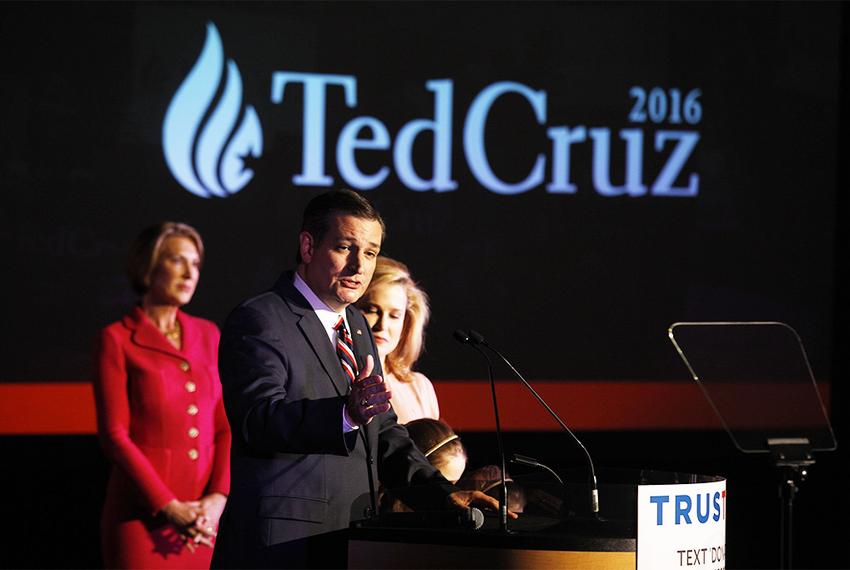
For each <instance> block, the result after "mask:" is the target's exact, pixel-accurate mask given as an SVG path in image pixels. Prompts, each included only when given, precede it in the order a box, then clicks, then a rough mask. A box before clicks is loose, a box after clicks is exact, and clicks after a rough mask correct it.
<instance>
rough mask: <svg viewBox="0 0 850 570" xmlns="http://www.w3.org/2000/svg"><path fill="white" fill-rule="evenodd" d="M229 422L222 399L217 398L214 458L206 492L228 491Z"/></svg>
mask: <svg viewBox="0 0 850 570" xmlns="http://www.w3.org/2000/svg"><path fill="white" fill-rule="evenodd" d="M230 439H231V436H230V424H229V423H227V414H226V413H225V411H224V400H222V399H219V400H218V403H217V404H216V407H215V458H214V459H213V468H212V475H211V476H210V482H209V485H207V494H209V493H221V494H222V495H227V494H228V493H230Z"/></svg>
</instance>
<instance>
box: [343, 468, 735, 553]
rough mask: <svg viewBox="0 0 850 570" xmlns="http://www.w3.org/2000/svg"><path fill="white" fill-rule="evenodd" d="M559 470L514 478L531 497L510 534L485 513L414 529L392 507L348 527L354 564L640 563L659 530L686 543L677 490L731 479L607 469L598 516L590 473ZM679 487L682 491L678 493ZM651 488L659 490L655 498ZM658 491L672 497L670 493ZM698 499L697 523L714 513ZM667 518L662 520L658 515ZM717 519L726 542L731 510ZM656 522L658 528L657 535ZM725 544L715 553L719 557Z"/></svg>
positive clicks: (685, 493) (692, 492) (692, 514)
mask: <svg viewBox="0 0 850 570" xmlns="http://www.w3.org/2000/svg"><path fill="white" fill-rule="evenodd" d="M558 474H559V475H560V477H561V479H562V480H563V481H564V483H563V484H561V483H559V482H557V481H554V480H553V478H552V477H551V476H550V475H548V474H545V473H533V474H529V475H525V476H515V477H514V482H515V483H516V486H517V488H519V489H522V491H523V494H524V497H523V498H522V501H524V504H522V502H520V504H521V506H522V512H521V513H520V515H519V519H517V520H510V521H509V523H508V532H507V533H504V532H502V531H500V530H499V525H498V520H497V517H496V516H495V514H493V515H492V516H491V515H489V514H488V515H487V516H485V519H484V524H483V526H481V528H479V529H478V530H473V529H470V528H433V527H432V528H411V527H409V526H407V527H406V526H404V523H402V524H397V523H396V522H394V520H393V518H392V515H387V516H385V517H383V518H382V517H376V518H374V519H370V520H364V521H355V522H353V523H352V526H351V528H350V529H349V541H348V567H349V568H364V569H365V568H562V569H570V568H576V569H597V568H598V569H603V568H604V569H611V570H619V569H624V570H625V569H628V570H634V569H635V568H636V565H637V562H638V551H639V546H640V549H644V550H641V555H642V556H643V555H644V554H647V555H650V554H652V553H651V552H649V551H651V550H658V543H657V540H656V539H657V536H659V533H661V535H663V536H667V537H672V540H673V544H675V543H676V540H679V541H680V542H682V539H681V538H676V537H675V536H673V535H675V534H676V531H680V530H681V529H682V527H684V526H686V525H684V524H683V521H682V520H679V521H677V520H676V518H675V517H676V509H677V508H679V509H680V511H681V505H676V504H675V503H676V501H675V499H674V497H691V496H693V497H697V496H698V493H700V492H701V491H702V489H703V487H704V486H705V485H714V486H720V487H722V488H723V489H724V493H725V480H724V479H722V478H720V477H713V476H704V475H695V474H684V473H668V472H659V471H645V470H602V471H600V472H599V497H600V513H599V516H598V517H596V516H593V515H592V513H591V512H590V508H589V501H588V487H587V482H586V478H587V477H586V473H585V472H584V471H583V470H566V471H559V472H558ZM659 489H663V492H662V491H657V490H659ZM671 489H676V490H677V491H675V492H674V493H673V494H672V495H671V494H670V490H671ZM653 493H654V494H653ZM659 493H662V494H659ZM642 497H643V500H644V502H645V504H644V505H643V506H641V500H642ZM652 497H656V500H655V502H652V499H651V498H652ZM657 497H667V499H665V500H663V501H662V500H660V499H657ZM724 497H725V494H724ZM683 500H684V499H683ZM700 501H701V500H700V499H694V500H692V501H691V511H689V512H688V513H687V515H688V516H689V520H690V521H691V524H693V525H694V526H695V527H696V526H699V524H698V516H701V515H702V514H705V513H706V512H709V511H706V507H705V506H703V511H702V513H698V512H697V510H699V509H696V507H697V502H700ZM659 504H660V505H661V508H658V507H659ZM511 508H512V510H513V509H516V508H517V507H516V506H514V505H512V507H511ZM641 512H643V513H644V515H643V516H642V515H641ZM679 514H682V513H681V512H680V513H679ZM711 514H713V513H711ZM665 517H666V520H665ZM680 518H681V517H680ZM408 520H409V519H408ZM659 520H660V522H661V523H662V524H656V523H657V522H659ZM639 521H648V522H640V524H641V525H642V526H641V528H640V534H639V532H638V531H639V528H638V526H639ZM711 523H712V525H713V529H714V530H717V529H718V528H720V529H721V537H722V538H721V539H720V540H722V541H725V509H724V512H723V518H720V519H719V520H718V521H714V520H713V519H712V520H711ZM650 527H652V528H650ZM696 530H699V529H696ZM650 531H655V532H654V534H655V536H653V532H650ZM639 536H640V537H641V542H640V543H639V540H638V538H639ZM716 542H717V541H715V543H711V544H712V545H713V547H715V548H716V549H717V548H720V550H722V544H716ZM695 544H698V543H695V542H694V541H693V537H692V536H689V537H688V538H687V540H684V541H683V542H682V546H681V548H680V550H683V551H684V550H686V549H692V547H693V546H694V545H695ZM670 548H671V547H670V545H669V544H664V545H661V549H662V550H663V551H664V552H667V551H669V554H670V555H669V559H670V567H674V566H675V567H678V565H679V563H678V561H677V560H674V558H675V556H676V555H675V553H674V551H675V547H673V550H670ZM710 548H711V547H708V548H707V549H706V552H705V556H706V558H710ZM718 552H719V551H716V552H715V556H716V557H717V556H720V554H718ZM645 567H647V568H649V567H653V566H645ZM654 567H656V568H657V567H658V566H654Z"/></svg>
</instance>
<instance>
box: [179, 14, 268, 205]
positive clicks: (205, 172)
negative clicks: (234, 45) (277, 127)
mask: <svg viewBox="0 0 850 570" xmlns="http://www.w3.org/2000/svg"><path fill="white" fill-rule="evenodd" d="M222 81H224V86H223V88H222V85H221V84H222ZM219 91H221V96H220V97H219V99H218V101H217V105H216V107H215V108H214V109H210V105H211V104H212V103H213V100H214V99H215V97H216V94H217V93H218V92H219ZM241 111H242V78H241V76H240V75H239V68H238V67H237V66H236V63H235V62H234V61H233V60H232V59H230V60H228V61H227V77H226V79H225V77H224V48H223V46H222V43H221V36H219V33H218V30H217V29H216V27H215V24H213V23H212V22H209V23H208V24H207V39H206V41H205V42H204V48H203V50H202V51H201V55H200V57H198V61H197V62H195V66H194V67H193V68H192V70H191V71H190V72H189V75H188V76H186V79H185V80H184V81H183V84H182V85H180V88H179V89H178V90H177V93H175V94H174V99H172V100H171V104H170V105H169V106H168V111H166V113H165V121H164V123H163V125H162V149H163V152H164V153H165V161H166V162H167V163H168V168H169V169H170V170H171V174H173V175H174V178H176V179H177V181H178V182H179V183H180V184H181V185H183V187H184V188H185V189H186V190H188V191H189V192H191V193H192V194H194V195H196V196H200V197H201V198H209V197H210V196H217V197H219V198H226V197H227V196H229V195H231V194H235V193H236V192H239V191H240V190H241V189H242V188H243V187H244V186H245V185H246V184H248V182H249V181H250V180H251V178H253V177H254V171H253V170H251V169H250V168H247V167H246V165H245V159H246V158H247V157H248V156H249V155H250V156H251V157H253V158H259V157H260V155H261V154H262V152H263V131H262V128H261V127H260V121H259V119H258V118H257V112H256V111H255V110H254V107H252V106H251V105H248V106H247V107H245V111H244V113H243V114H242V115H241V119H242V121H241V123H239V125H238V126H237V122H238V121H239V119H240V112H241ZM205 119H206V120H205Z"/></svg>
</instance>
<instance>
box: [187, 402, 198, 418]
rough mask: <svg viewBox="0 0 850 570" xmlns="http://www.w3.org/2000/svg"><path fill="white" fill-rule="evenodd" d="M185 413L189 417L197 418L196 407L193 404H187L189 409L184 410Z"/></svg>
mask: <svg viewBox="0 0 850 570" xmlns="http://www.w3.org/2000/svg"><path fill="white" fill-rule="evenodd" d="M186 413H187V414H189V415H190V416H197V415H198V406H196V405H195V404H189V407H188V408H186Z"/></svg>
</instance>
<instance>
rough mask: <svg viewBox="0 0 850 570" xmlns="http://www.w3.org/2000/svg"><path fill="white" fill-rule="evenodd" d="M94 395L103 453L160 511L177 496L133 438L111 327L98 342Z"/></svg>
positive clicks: (123, 377)
mask: <svg viewBox="0 0 850 570" xmlns="http://www.w3.org/2000/svg"><path fill="white" fill-rule="evenodd" d="M94 394H95V403H96V406H97V431H98V436H99V438H100V443H101V446H102V447H103V450H104V453H106V455H107V457H109V459H111V460H112V462H113V463H114V464H115V465H116V466H118V468H120V469H121V470H122V471H124V473H125V474H126V475H127V476H128V477H129V478H130V480H132V481H133V482H134V483H135V485H136V487H137V489H138V490H139V492H140V495H141V497H142V498H143V499H144V500H145V502H146V503H147V506H148V507H149V508H150V510H151V512H154V513H156V512H158V511H159V510H160V509H162V507H164V506H165V505H166V504H167V503H168V502H169V501H171V500H172V499H174V498H176V497H175V496H174V493H172V492H171V490H169V488H168V487H167V486H166V485H165V483H164V482H163V481H162V479H161V478H160V476H159V474H158V473H157V472H156V470H155V469H154V467H153V465H151V463H150V461H148V458H147V457H145V455H144V453H142V451H141V450H140V449H139V448H138V446H136V444H135V443H134V442H133V440H131V439H130V402H129V400H128V398H127V368H126V361H125V358H124V350H123V348H122V346H121V342H120V340H119V339H117V338H116V337H115V335H114V333H112V332H110V330H109V328H106V329H103V331H102V332H101V335H100V339H99V343H98V350H97V374H96V375H95V381H94Z"/></svg>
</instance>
